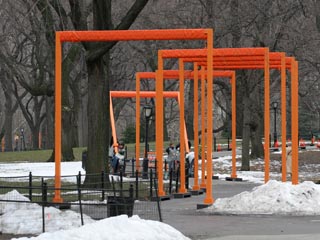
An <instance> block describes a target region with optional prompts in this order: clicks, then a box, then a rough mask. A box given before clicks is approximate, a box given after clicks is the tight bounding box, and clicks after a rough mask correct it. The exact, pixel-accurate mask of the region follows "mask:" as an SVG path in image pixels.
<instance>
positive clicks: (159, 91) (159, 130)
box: [156, 50, 165, 197]
mask: <svg viewBox="0 0 320 240" xmlns="http://www.w3.org/2000/svg"><path fill="white" fill-rule="evenodd" d="M156 126H157V127H156V160H157V163H158V167H159V171H158V195H159V196H160V197H161V196H165V192H164V190H163V168H162V166H163V159H162V157H163V156H162V155H163V58H162V52H161V50H160V51H158V72H157V80H156Z"/></svg>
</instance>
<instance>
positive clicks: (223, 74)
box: [137, 70, 233, 80]
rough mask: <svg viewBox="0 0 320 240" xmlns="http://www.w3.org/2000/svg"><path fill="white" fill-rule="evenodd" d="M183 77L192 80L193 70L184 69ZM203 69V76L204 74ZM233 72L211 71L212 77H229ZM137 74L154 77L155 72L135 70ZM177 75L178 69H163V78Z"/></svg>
mask: <svg viewBox="0 0 320 240" xmlns="http://www.w3.org/2000/svg"><path fill="white" fill-rule="evenodd" d="M184 74H185V79H190V80H192V79H193V78H194V71H191V70H185V71H184ZM206 74H207V73H206V71H205V76H206ZM232 74H233V71H213V76H214V77H231V76H232ZM137 75H138V76H139V77H140V79H143V78H147V79H148V78H150V79H155V78H156V73H155V72H137ZM178 77H179V70H163V78H164V79H177V78H178Z"/></svg>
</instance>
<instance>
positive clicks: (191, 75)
mask: <svg viewBox="0 0 320 240" xmlns="http://www.w3.org/2000/svg"><path fill="white" fill-rule="evenodd" d="M163 73H164V79H176V78H178V77H179V75H180V73H179V70H164V72H163ZM204 75H206V73H204ZM198 76H199V73H198V64H197V63H194V70H193V71H191V70H187V71H184V78H185V79H194V84H195V85H194V123H195V124H194V128H195V129H194V131H195V132H198V125H197V123H198V80H199V77H198ZM213 77H228V78H230V81H231V85H232V94H231V95H232V142H231V145H232V170H231V178H236V177H237V175H236V133H235V131H236V84H235V80H236V79H235V72H234V71H213ZM143 78H147V79H155V78H156V73H155V72H138V73H136V86H137V87H136V142H137V143H138V142H139V137H140V133H139V128H140V122H139V118H140V116H139V115H140V103H139V102H138V101H137V99H138V98H139V96H140V94H141V92H140V84H139V83H140V80H141V79H143ZM203 102H204V101H203V99H202V101H201V103H202V104H203ZM181 103H182V102H181ZM202 115H203V113H202ZM184 132H185V134H186V128H185V124H184ZM187 140H188V138H187V137H186V135H185V140H184V141H185V147H186V151H187V152H189V149H188V148H189V147H188V144H187ZM198 142H199V140H198V135H197V134H195V136H194V148H195V151H194V152H195V159H194V163H195V166H194V168H195V169H198ZM139 155H140V154H139V148H138V147H136V159H138V158H139ZM136 161H137V167H138V165H139V164H138V160H136ZM182 161H184V158H183V159H182ZM202 172H203V173H204V172H205V170H204V165H203V164H202ZM184 177H185V176H184V172H182V173H181V174H180V178H181V181H182V182H183V179H184ZM202 179H203V181H204V179H205V176H203V177H202ZM158 181H163V180H162V179H158ZM181 185H182V184H181ZM202 187H205V185H203V186H202ZM199 189H200V186H199V183H198V172H197V171H195V174H194V186H193V190H199Z"/></svg>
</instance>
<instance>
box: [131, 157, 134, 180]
mask: <svg viewBox="0 0 320 240" xmlns="http://www.w3.org/2000/svg"><path fill="white" fill-rule="evenodd" d="M134 161H135V160H134V158H132V159H131V171H132V175H131V176H132V177H134Z"/></svg>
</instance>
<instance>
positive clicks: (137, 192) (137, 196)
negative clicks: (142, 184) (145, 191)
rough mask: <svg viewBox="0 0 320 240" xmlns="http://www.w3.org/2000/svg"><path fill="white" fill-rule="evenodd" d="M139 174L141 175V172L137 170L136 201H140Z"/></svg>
mask: <svg viewBox="0 0 320 240" xmlns="http://www.w3.org/2000/svg"><path fill="white" fill-rule="evenodd" d="M138 174H139V171H138V170H136V199H139V190H138V188H139V176H138Z"/></svg>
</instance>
